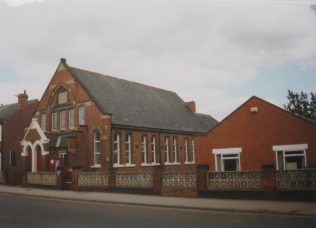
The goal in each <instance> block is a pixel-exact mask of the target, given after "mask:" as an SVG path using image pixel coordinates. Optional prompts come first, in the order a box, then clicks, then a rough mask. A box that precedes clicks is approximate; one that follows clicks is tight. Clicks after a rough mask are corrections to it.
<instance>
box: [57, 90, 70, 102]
mask: <svg viewBox="0 0 316 228" xmlns="http://www.w3.org/2000/svg"><path fill="white" fill-rule="evenodd" d="M67 101H68V92H67V91H65V92H61V93H59V94H58V104H64V103H67Z"/></svg>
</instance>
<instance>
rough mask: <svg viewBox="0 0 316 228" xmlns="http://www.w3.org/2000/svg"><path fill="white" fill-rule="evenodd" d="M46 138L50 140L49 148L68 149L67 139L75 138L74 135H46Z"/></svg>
mask: <svg viewBox="0 0 316 228" xmlns="http://www.w3.org/2000/svg"><path fill="white" fill-rule="evenodd" d="M45 135H46V137H47V138H49V139H50V141H49V147H50V148H56V149H61V148H67V138H68V137H71V136H73V134H71V133H70V134H69V133H66V134H50V133H45Z"/></svg>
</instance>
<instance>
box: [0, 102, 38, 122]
mask: <svg viewBox="0 0 316 228" xmlns="http://www.w3.org/2000/svg"><path fill="white" fill-rule="evenodd" d="M35 101H37V100H30V101H28V103H29V104H31V103H33V102H35ZM18 110H19V104H18V103H14V104H7V105H1V106H0V121H2V120H4V119H5V118H7V117H9V116H10V115H11V114H13V113H15V112H17V111H18Z"/></svg>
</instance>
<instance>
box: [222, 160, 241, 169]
mask: <svg viewBox="0 0 316 228" xmlns="http://www.w3.org/2000/svg"><path fill="white" fill-rule="evenodd" d="M223 162H224V169H225V171H237V162H238V159H225V160H224V161H223Z"/></svg>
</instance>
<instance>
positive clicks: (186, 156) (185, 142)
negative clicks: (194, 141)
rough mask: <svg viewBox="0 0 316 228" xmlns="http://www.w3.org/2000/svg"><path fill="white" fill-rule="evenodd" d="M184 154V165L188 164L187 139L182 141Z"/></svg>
mask: <svg viewBox="0 0 316 228" xmlns="http://www.w3.org/2000/svg"><path fill="white" fill-rule="evenodd" d="M184 154H185V163H188V162H189V146H188V139H184Z"/></svg>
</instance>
